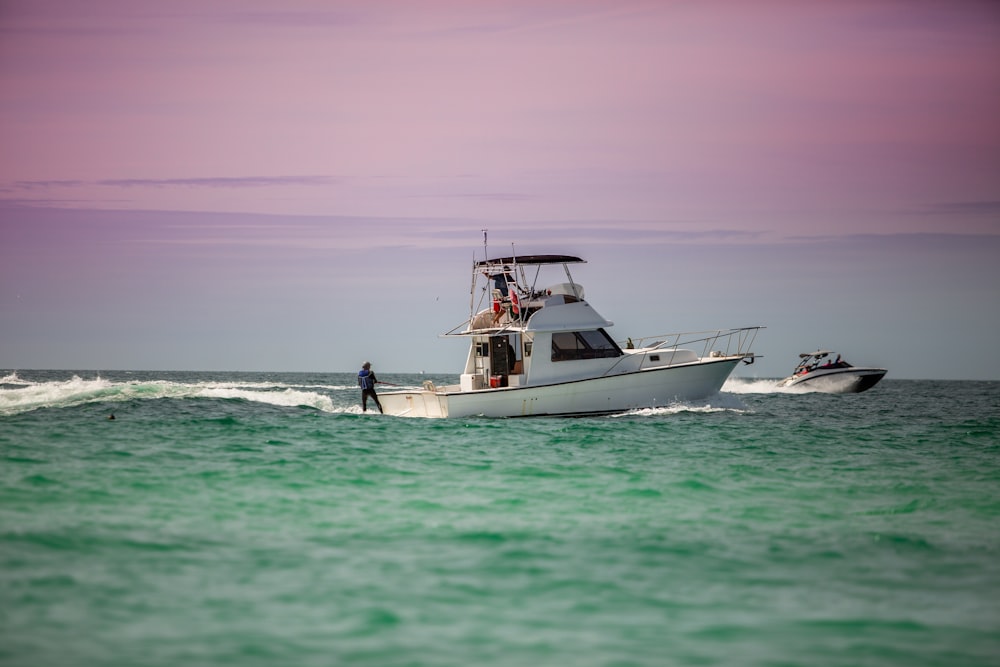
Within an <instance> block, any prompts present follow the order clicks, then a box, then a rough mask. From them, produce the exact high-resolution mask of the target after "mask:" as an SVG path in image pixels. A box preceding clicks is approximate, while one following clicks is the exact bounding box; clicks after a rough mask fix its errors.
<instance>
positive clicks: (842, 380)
mask: <svg viewBox="0 0 1000 667" xmlns="http://www.w3.org/2000/svg"><path fill="white" fill-rule="evenodd" d="M799 359H800V361H799V365H798V366H796V367H795V370H794V371H793V372H792V374H791V375H789V376H788V377H786V378H785V379H783V380H781V381H780V382H778V386H779V387H782V388H791V387H795V388H798V389H802V390H805V391H820V392H825V393H828V394H859V393H861V392H863V391H865V390H867V389H871V388H872V387H874V386H875V385H876V384H878V381H879V380H881V379H882V377H883V376H884V375H885V374H886V372H887V371H886V369H884V368H872V367H869V366H852V365H851V364H849V363H847V362H846V361H844V360H843V359H841V357H840V355H839V354H837V353H836V352H833V351H831V350H816V351H815V352H803V353H802V354H800V355H799Z"/></svg>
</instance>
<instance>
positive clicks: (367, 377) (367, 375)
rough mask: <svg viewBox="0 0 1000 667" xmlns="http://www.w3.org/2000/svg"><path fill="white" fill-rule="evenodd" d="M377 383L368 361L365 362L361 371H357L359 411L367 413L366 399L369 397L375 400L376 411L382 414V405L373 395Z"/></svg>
mask: <svg viewBox="0 0 1000 667" xmlns="http://www.w3.org/2000/svg"><path fill="white" fill-rule="evenodd" d="M377 383H378V378H377V377H375V373H374V371H372V364H371V362H370V361H366V362H365V363H364V364H363V365H362V366H361V370H360V371H358V386H359V387H361V411H362V412H368V397H369V396H371V397H372V398H373V399H374V400H375V405H377V406H378V411H379V412H382V404H381V403H379V401H378V394H376V393H375V385H376V384H377Z"/></svg>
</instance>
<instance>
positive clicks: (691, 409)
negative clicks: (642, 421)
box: [612, 393, 752, 417]
mask: <svg viewBox="0 0 1000 667" xmlns="http://www.w3.org/2000/svg"><path fill="white" fill-rule="evenodd" d="M719 412H729V413H739V414H749V413H750V412H752V410H751V409H750V408H748V407H747V406H746V405H744V404H743V402H742V401H741V400H740V399H739V398H737V397H736V396H730V395H726V394H723V393H720V394H716V395H715V396H713V397H711V398H709V399H706V400H704V401H687V402H678V403H672V404H670V405H664V406H661V407H655V408H640V409H637V410H629V411H628V412H624V413H621V414H617V415H612V416H613V417H636V416H638V417H661V416H664V415H678V414H712V413H719Z"/></svg>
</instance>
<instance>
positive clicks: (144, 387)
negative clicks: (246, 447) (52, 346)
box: [0, 373, 353, 415]
mask: <svg viewBox="0 0 1000 667" xmlns="http://www.w3.org/2000/svg"><path fill="white" fill-rule="evenodd" d="M2 382H3V383H4V384H8V385H18V386H14V387H12V388H3V389H0V415H13V414H18V413H21V412H29V411H31V410H37V409H40V408H54V407H72V406H76V405H83V404H87V403H98V402H123V401H130V400H137V399H158V398H178V399H183V398H235V399H242V400H245V401H253V402H257V403H265V404H268V405H276V406H280V407H310V408H315V409H317V410H322V411H324V412H341V411H343V410H342V409H339V408H338V407H337V406H335V405H334V402H333V400H332V399H331V398H330V396H328V395H326V394H323V393H319V392H316V391H304V390H302V389H301V388H293V387H291V386H289V385H283V384H276V383H266V382H254V383H246V382H201V383H191V384H186V383H179V382H169V381H165V380H150V381H130V382H111V381H109V380H105V379H103V378H101V377H97V378H94V379H92V380H84V379H82V378H80V377H78V376H73V377H72V378H71V379H69V380H64V381H50V382H30V381H26V380H21V379H20V378H18V377H17V374H16V373H12V374H10V375H8V376H6V377H5V378H3V379H2ZM345 388H346V387H345ZM351 388H353V387H351Z"/></svg>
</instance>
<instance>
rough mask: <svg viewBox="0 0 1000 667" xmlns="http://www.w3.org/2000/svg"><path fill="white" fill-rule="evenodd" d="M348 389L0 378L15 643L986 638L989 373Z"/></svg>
mask: <svg viewBox="0 0 1000 667" xmlns="http://www.w3.org/2000/svg"><path fill="white" fill-rule="evenodd" d="M2 376H5V377H2ZM381 376H382V374H381V373H380V379H383V380H386V381H388V382H392V383H396V384H402V385H407V386H419V384H420V383H421V382H422V381H423V380H425V379H432V380H434V381H436V382H439V383H443V382H446V381H454V378H450V377H447V376H442V377H437V376H430V375H428V376H422V375H421V376H417V375H412V376H404V375H397V376H392V375H388V374H386V375H385V376H384V377H381ZM358 403H359V401H358V392H357V390H356V388H355V386H354V378H353V374H250V373H242V374H236V373H139V372H134V373H125V372H117V373H101V374H99V375H98V374H97V373H94V372H83V371H76V372H71V371H45V372H41V371H38V372H29V371H20V372H18V373H13V372H10V371H0V665H5V666H6V665H25V666H28V665H32V666H44V665H81V666H89V665H102V666H117V665H122V666H126V665H129V666H131V665H156V666H160V665H162V666H167V665H170V666H175V665H250V666H256V665H261V666H263V665H316V666H321V665H378V666H382V665H386V666H424V665H426V666H437V665H443V666H451V665H456V666H457V665H462V666H466V665H487V666H493V665H497V666H499V665H505V666H506V665H581V666H591V665H593V666H608V667H611V666H615V667H625V666H628V665H775V666H778V665H809V666H812V665H845V666H847V665H952V666H954V665H995V664H998V662H1000V383H997V382H936V381H905V380H893V379H887V380H883V381H882V382H881V383H880V384H879V385H878V386H876V387H875V388H874V389H872V390H870V391H868V392H866V393H864V394H859V395H847V396H831V395H825V394H799V393H781V392H777V391H775V390H774V389H773V383H772V382H768V381H763V380H755V381H750V380H739V379H736V380H731V381H730V382H729V383H728V384H727V385H726V387H724V391H723V392H722V393H721V394H719V395H718V396H716V397H714V398H712V399H710V400H709V401H705V402H699V403H692V404H683V405H676V406H672V407H670V408H663V409H658V410H649V411H641V412H638V413H633V414H627V415H619V416H613V417H600V418H578V419H548V418H544V419H543V418H538V419H505V420H487V419H466V420H418V419H401V418H393V417H382V416H379V415H372V414H367V415H363V414H361V413H360V409H359V407H358ZM112 413H113V414H114V415H115V417H116V419H115V420H113V421H111V420H108V418H107V417H108V415H109V414H112Z"/></svg>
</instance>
